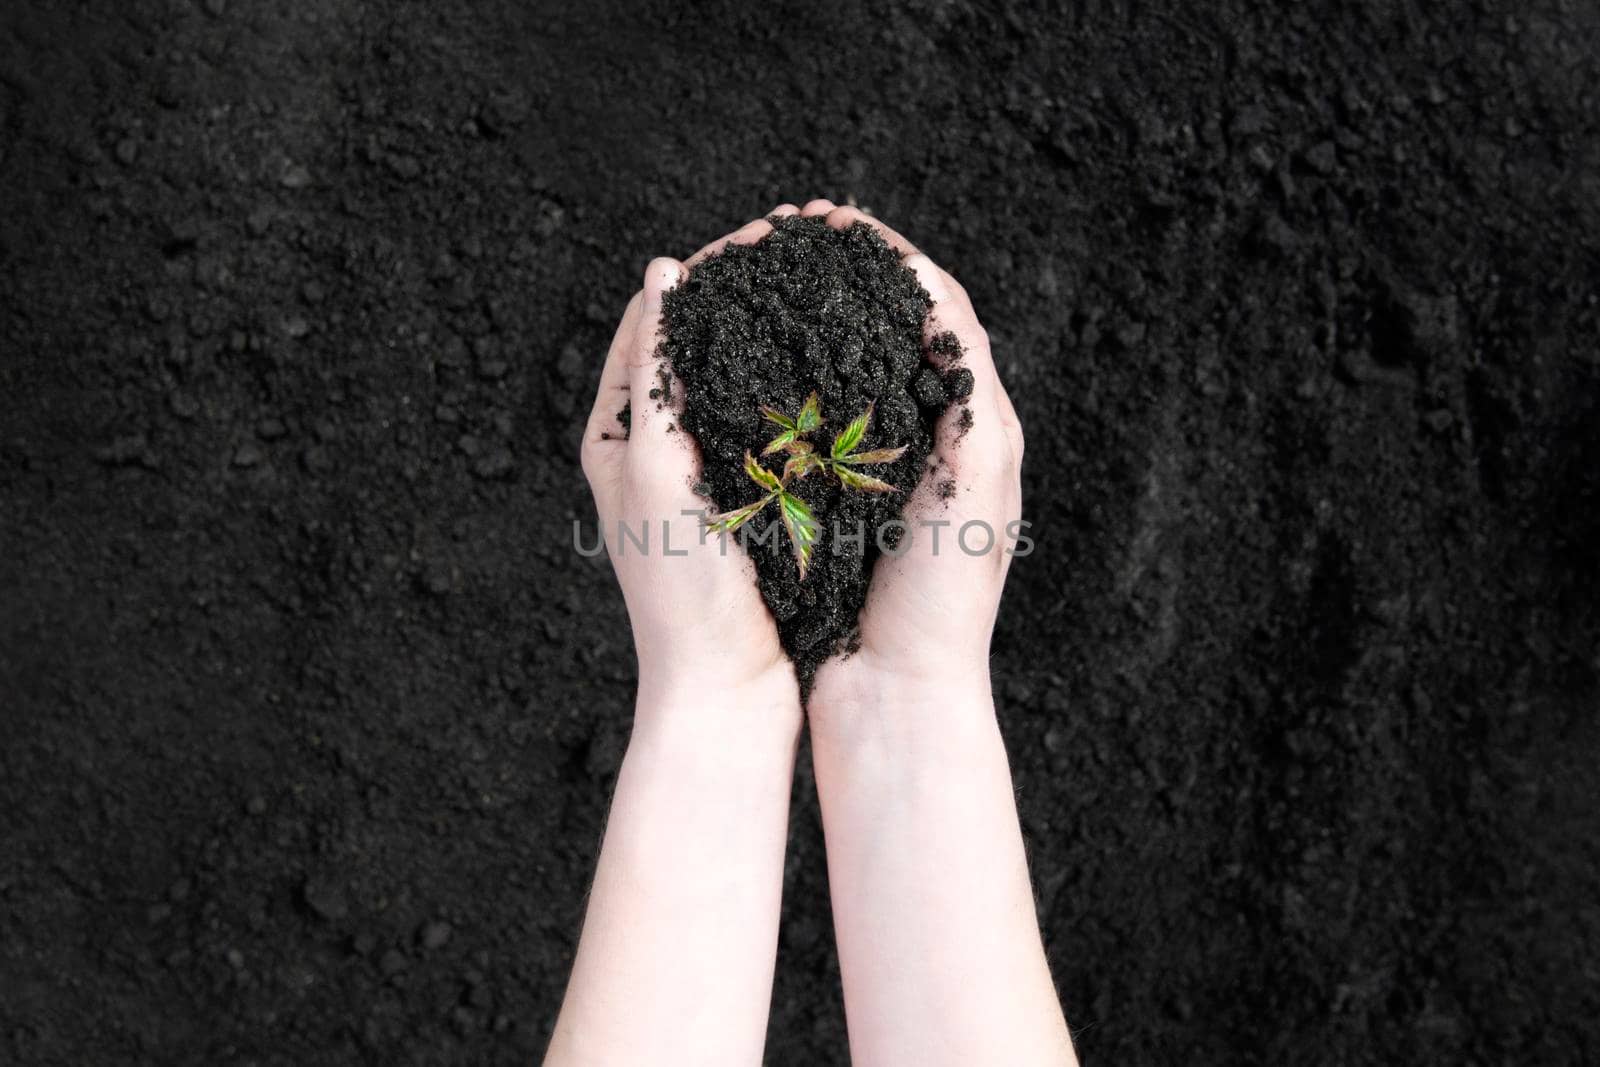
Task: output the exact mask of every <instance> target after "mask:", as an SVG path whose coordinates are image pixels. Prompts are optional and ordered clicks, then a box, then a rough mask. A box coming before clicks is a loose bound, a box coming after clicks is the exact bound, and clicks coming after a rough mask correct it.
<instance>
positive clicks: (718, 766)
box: [545, 683, 800, 1067]
mask: <svg viewBox="0 0 1600 1067" xmlns="http://www.w3.org/2000/svg"><path fill="white" fill-rule="evenodd" d="M790 688H791V690H792V683H791V686H790ZM697 697H698V699H697V700H696V701H695V702H694V703H692V704H691V705H690V706H685V707H670V708H668V707H660V706H652V707H644V706H641V707H640V708H639V710H638V713H637V715H636V719H635V726H634V732H633V737H632V739H631V741H630V742H629V746H628V752H627V755H626V756H625V757H624V760H623V764H622V769H621V772H620V773H619V775H618V778H617V788H616V793H615V796H614V797H613V799H612V805H611V814H610V817H609V819H608V822H607V826H606V833H605V841H604V844H603V846H602V848H601V852H600V861H599V867H598V870H597V872H596V875H595V882H594V889H593V892H592V895H591V897H590V900H589V909H588V915H587V917H586V919H585V922H584V929H583V936H582V938H581V940H580V943H579V947H578V954H577V958H576V960H575V961H574V963H573V972H572V980H571V983H570V985H569V986H568V989H567V996H566V999H565V1001H564V1003H563V1004H562V1009H561V1015H560V1018H559V1019H558V1020H557V1023H556V1029H555V1034H554V1036H553V1038H552V1040H551V1045H550V1051H549V1053H548V1054H547V1056H546V1059H545V1063H546V1064H547V1065H562V1067H565V1065H568V1064H583V1065H590V1064H629V1065H632V1064H639V1063H652V1064H663V1065H672V1064H695V1065H700V1064H759V1063H760V1062H761V1050H762V1042H763V1039H764V1038H765V1034H766V1019H767V1011H768V1006H769V1001H770V999H771V988H772V968H773V959H774V955H775V952H776V943H777V935H778V914H779V906H780V900H781V895H782V885H783V854H784V845H785V841H786V838H787V833H788V807H789V794H790V787H791V781H792V777H793V771H794V755H795V746H796V742H797V740H798V733H799V725H800V713H799V709H798V707H795V706H793V703H794V698H793V696H792V693H791V695H789V696H788V697H787V698H785V697H783V696H781V695H772V696H769V695H766V694H750V695H747V696H739V697H734V698H731V699H730V698H729V697H728V696H727V695H725V694H724V695H719V694H717V693H716V692H714V691H705V692H702V693H700V694H697Z"/></svg>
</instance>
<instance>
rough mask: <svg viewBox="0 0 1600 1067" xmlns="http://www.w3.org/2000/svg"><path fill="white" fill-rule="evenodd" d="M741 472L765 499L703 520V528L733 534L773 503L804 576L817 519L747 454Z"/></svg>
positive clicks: (776, 478)
mask: <svg viewBox="0 0 1600 1067" xmlns="http://www.w3.org/2000/svg"><path fill="white" fill-rule="evenodd" d="M744 472H745V474H747V475H749V477H750V480H751V481H752V482H755V483H756V484H757V485H759V486H760V487H761V488H762V489H765V490H766V491H767V492H766V495H765V496H763V497H762V498H761V499H760V500H757V501H756V502H755V503H754V504H746V505H745V506H744V507H742V508H735V509H734V510H733V511H724V512H723V513H722V514H720V515H712V516H711V517H709V518H707V519H706V520H705V524H706V528H707V529H709V530H711V531H712V532H713V533H724V534H726V533H732V532H733V531H735V530H737V529H738V528H739V527H741V526H743V525H744V524H745V523H747V522H749V521H750V520H751V519H753V518H755V517H756V516H757V515H759V514H761V511H762V509H763V508H765V507H766V506H767V505H768V504H770V503H772V502H773V501H774V500H776V501H777V502H778V511H779V513H780V514H781V515H782V517H783V528H784V530H786V531H787V532H788V534H789V545H790V547H791V548H792V549H793V550H794V561H795V564H796V566H798V567H799V568H800V577H801V578H804V577H805V576H806V568H807V567H809V566H810V565H811V551H812V549H813V548H814V547H816V543H817V519H816V516H815V515H813V514H812V513H811V508H809V507H808V506H807V505H806V502H805V501H804V500H801V499H800V498H799V497H797V496H795V495H794V494H793V493H791V492H789V490H788V489H787V488H785V486H786V484H787V483H786V482H785V481H784V480H783V479H781V478H779V477H778V476H777V475H776V474H773V473H772V472H771V471H769V470H767V469H766V468H765V467H763V466H762V465H761V464H759V463H757V462H756V458H755V457H754V456H752V455H751V454H750V453H748V452H746V453H745V454H744Z"/></svg>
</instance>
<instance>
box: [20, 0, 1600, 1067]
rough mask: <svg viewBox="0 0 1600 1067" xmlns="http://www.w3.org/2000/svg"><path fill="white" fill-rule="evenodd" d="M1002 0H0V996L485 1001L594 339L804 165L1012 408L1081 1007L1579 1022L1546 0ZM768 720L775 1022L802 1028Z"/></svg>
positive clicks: (311, 1032)
mask: <svg viewBox="0 0 1600 1067" xmlns="http://www.w3.org/2000/svg"><path fill="white" fill-rule="evenodd" d="M1045 6H1046V5H1023V4H1020V3H999V2H993V3H983V4H973V3H967V2H963V0H923V2H915V3H905V4H895V5H889V4H882V5H878V4H875V5H872V6H871V7H870V9H869V8H868V6H867V5H865V4H862V3H859V2H855V3H852V2H841V3H839V4H836V5H815V4H792V5H782V6H780V7H778V8H772V9H768V8H767V7H766V6H765V5H752V4H746V3H742V2H735V0H719V2H712V3H705V4H682V3H642V4H634V3H630V4H622V3H618V2H615V0H596V2H594V3H590V4H582V5H566V4H561V5H557V4H529V3H525V2H521V0H517V2H513V0H485V2H482V3H476V4H472V5H466V4H458V3H454V2H446V0H429V2H427V3H422V2H416V0H399V2H396V3H385V4H377V3H369V2H367V0H305V2H295V3H288V2H281V3H244V2H242V0H195V2H192V3H191V2H189V0H118V2H111V0H93V2H84V3H70V4H68V3H34V4H20V3H11V4H5V5H0V131H3V132H0V203H3V204H4V205H5V209H4V211H3V212H0V283H3V284H0V503H3V507H0V549H3V551H0V722H3V725H4V740H3V744H0V812H3V818H0V989H3V990H4V995H3V996H0V1061H3V1062H6V1063H17V1064H73V1065H98V1064H163V1065H165V1064H208V1065H209V1064H232V1063H261V1064H269V1063H270V1064H296V1065H308V1064H333V1063H338V1064H344V1063H353V1062H368V1063H382V1064H402V1063H418V1064H439V1063H475V1064H477V1063H497V1064H498V1063H505V1064H525V1063H527V1062H529V1061H530V1059H531V1058H532V1057H535V1056H537V1055H538V1054H539V1052H540V1050H541V1049H542V1046H543V1043H544V1040H545V1038H546V1035H547V1033H548V1031H549V1028H550V1025H551V1021H552V1019H553V1016H554V1011H555V1006H556V1002H557V998H558V996H559V993H560V990H561V987H562V984H563V982H564V980H565V976H566V970H567V966H568V963H569V959H570V955H571V952H572V946H573V941H574V938H575V936H576V933H577V930H578V923H579V918H580V915H581V911H582V907H583V902H584V894H585V891H586V887H587V881H588V878H589V876H590V872H591V868H592V864H593V861H594V855H595V849H596V845H597V842H598V839H599V835H600V827H601V821H602V817H603V814H604V811H605V806H606V802H607V798H608V796H609V793H610V790H611V786H612V783H613V781H614V777H615V774H616V770H617V764H618V760H619V758H620V755H621V752H622V748H623V745H624V743H625V739H626V735H627V729H628V719H629V713H630V690H631V686H632V681H633V678H632V673H633V665H632V655H631V651H630V647H629V641H628V633H627V622H626V618H625V614H624V611H623V606H622V601H621V598H620V596H619V595H618V592H617V590H616V588H615V585H614V583H613V581H612V578H611V575H610V573H609V569H608V566H607V564H606V562H605V560H604V559H595V560H590V559H584V558H581V557H580V556H578V555H577V554H576V553H574V551H573V550H572V547H571V545H572V523H573V521H574V520H575V519H582V520H584V521H585V522H586V523H592V522H593V512H592V506H591V504H590V501H589V498H588V495H587V492H586V488H585V485H584V482H583V478H582V475H581V474H580V472H579V470H578V464H577V447H578V443H579V439H580V434H581V430H582V425H583V421H584V419H585V417H586V415H587V412H588V409H589V405H590V401H591V398H592V396H593V390H594V387H595V384H596V380H597V376H598V372H599V367H600V362H601V359H602V356H603V353H604V350H605V346H606V344H607V341H608V340H609V337H610V334H611V331H612V329H613V328H614V326H615V322H616V320H617V318H618V316H620V314H621V312H622V309H623V307H624V305H625V303H626V301H627V299H628V297H629V295H630V294H631V293H632V292H633V291H634V289H635V288H636V287H637V285H638V284H639V280H640V277H641V274H642V270H643V267H644V265H645V263H646V262H648V260H649V258H650V257H651V256H652V255H656V254H673V255H678V256H683V255H687V254H688V253H690V252H691V251H693V250H694V249H695V248H696V247H698V246H699V245H700V244H701V243H703V242H704V241H705V240H707V239H709V238H712V237H715V236H717V235H720V234H723V233H726V232H728V231H729V230H731V229H732V228H734V227H735V226H737V225H739V224H741V223H743V222H745V221H747V220H749V219H751V218H754V217H756V216H758V215H761V214H763V213H765V212H766V211H768V210H770V209H771V208H772V207H773V206H774V205H776V204H778V203H780V202H782V201H784V200H803V199H804V198H806V197H808V196H813V195H826V196H830V197H832V198H834V199H836V200H839V201H844V200H845V199H847V198H851V197H853V198H855V199H856V201H857V202H859V203H861V204H863V205H865V206H867V207H870V208H872V209H874V210H875V211H877V212H878V213H879V214H881V215H882V216H883V217H885V218H886V219H888V220H890V221H891V222H892V223H893V224H894V225H895V226H896V227H897V228H899V229H901V230H902V231H903V232H905V233H907V234H908V235H909V236H910V237H911V238H912V239H913V240H915V241H916V242H917V243H918V244H919V245H920V246H921V247H922V248H923V249H924V250H925V251H927V252H928V253H929V254H930V255H932V256H933V258H934V259H936V260H937V261H939V262H940V263H941V264H942V265H944V266H945V267H947V268H948V269H949V270H951V271H952V273H954V274H955V275H956V276H957V277H958V278H959V279H961V280H962V281H963V282H964V283H965V285H966V286H967V288H968V289H969V290H970V292H971V293H972V296H973V299H974V301H975V303H976V306H977V308H978V310H979V312H980V314H981V315H982V317H983V318H984V321H985V324H986V325H987V327H988V329H989V330H990V332H991V334H992V338H993V342H994V348H995V356H996V360H997V363H998V365H999V368H1000V371H1001V373H1002V375H1003V376H1004V377H1005V380H1006V382H1007V385H1008V387H1009V389H1010V392H1011V395H1012V397H1013V399H1014V400H1015V403H1016V406H1017V408H1018V411H1019V414H1020V417H1021V420H1022V423H1023V426H1024V428H1025V430H1026V433H1027V437H1028V454H1027V461H1026V465H1025V470H1024V493H1025V497H1026V508H1027V517H1028V518H1029V519H1030V521H1031V522H1032V523H1033V526H1032V529H1031V530H1030V534H1031V536H1032V537H1033V538H1034V540H1035V542H1036V544H1037V548H1036V550H1035V551H1034V553H1033V554H1032V555H1031V556H1030V557H1028V558H1026V559H1020V560H1018V561H1017V563H1016V565H1015V566H1014V567H1013V569H1012V577H1011V584H1010V588H1009V590H1008V592H1007V599H1006V603H1005V605H1004V607H1003V609H1002V612H1001V618H1000V623H999V629H998V633H997V635H996V641H995V648H994V659H993V667H994V677H995V679H996V688H997V695H998V702H999V713H1000V717H1001V720H1002V725H1003V728H1004V732H1005V736H1006V739H1007V742H1008V745H1009V748H1010V752H1011V758H1012V765H1013V768H1014V771H1015V775H1016V784H1017V788H1018V793H1019V797H1020V803H1021V809H1022V818H1023V824H1024V828H1025V832H1026V834H1027V838H1028V844H1029V849H1030V853H1031V856H1032V862H1033V870H1034V874H1035V876H1036V880H1037V888H1038V905H1039V912H1040V915H1041V917H1042V920H1043V924H1044V930H1045V936H1046V940H1047V943H1048V946H1049V951H1050V956H1051V960H1052V963H1053V965H1054V968H1055V974H1056V976H1057V979H1058V981H1059V983H1060V987H1061V992H1062V995H1063V997H1064V999H1065V1002H1066V1005H1067V1010H1068V1017H1069V1019H1070V1020H1071V1022H1072V1024H1073V1026H1074V1027H1075V1029H1076V1031H1077V1037H1078V1041H1079V1043H1080V1045H1081V1047H1082V1049H1083V1051H1084V1052H1085V1054H1086V1056H1087V1058H1088V1060H1089V1062H1091V1063H1096V1062H1097V1063H1117V1064H1146V1063H1150V1064H1167V1063H1176V1062H1195V1063H1230V1064H1283V1063H1295V1064H1301V1063H1304V1064H1347V1063H1348V1064H1391V1063H1441V1062H1443V1063H1519V1064H1522V1063H1539V1064H1576V1063H1584V1062H1589V1063H1593V1062H1596V1061H1597V1060H1600V1022H1597V1020H1600V981H1597V977H1600V976H1597V974H1596V964H1595V962H1594V961H1595V960H1596V959H1597V958H1600V913H1597V911H1596V908H1595V901H1596V900H1597V899H1600V811H1597V801H1596V798H1595V786H1594V783H1595V767H1596V766H1597V765H1600V721H1597V714H1600V713H1597V709H1600V549H1597V542H1600V306H1597V294H1596V289H1597V279H1600V177H1597V176H1600V129H1597V121H1600V120H1597V115H1600V107H1597V100H1600V77H1597V60H1596V56H1597V55H1600V47H1597V45H1600V8H1597V7H1596V6H1595V5H1593V4H1592V3H1568V2H1558V0H1531V2H1530V0H1517V2H1515V3H1511V2H1499V0H1474V2H1469V3H1457V4H1448V5H1442V4H1441V5H1433V4H1420V3H1393V2H1389V0H1369V2H1361V0H1351V2H1345V3H1328V4H1314V5H1298V6H1297V7H1296V8H1295V9H1294V10H1293V11H1287V12H1282V13H1280V12H1278V10H1277V6H1276V5H1261V4H1255V3H1244V2H1243V0H1219V2H1217V3H1215V4H1204V5H1201V4H1194V3H1189V2H1184V0H1140V2H1137V3H1134V2H1131V0H1093V2H1090V0H1082V2H1075V3H1070V4H1065V5H1051V6H1052V7H1054V8H1055V11H1054V12H1053V13H1050V14H1045V13H1043V12H1042V11H1041V10H1040V9H1041V8H1043V7H1045ZM590 529H591V530H592V526H591V527H590ZM802 764H803V766H802V771H801V774H800V777H799V780H798V782H797V784H796V788H795V798H796V808H795V814H794V829H793V841H792V846H791V862H790V864H789V868H788V872H787V885H786V897H785V900H786V904H785V907H786V914H785V918H784V924H783V931H782V936H781V948H780V958H779V971H778V979H777V987H776V992H775V996H774V1004H773V1014H772V1023H771V1035H770V1038H771V1039H770V1043H769V1059H770V1062H772V1063H774V1064H813V1063H842V1062H844V1058H845V1044H844V1036H843V1016H842V1012H841V1007H840V993H839V989H838V971H837V966H836V963H835V959H834V954H833V950H832V947H831V943H830V942H831V931H830V922H829V913H828V905H827V896H826V891H825V878H826V875H825V871H824V867H823V856H822V846H821V834H820V830H819V826H818V819H817V810H816V801H815V793H814V790H813V788H812V786H811V784H810V780H809V771H808V770H807V769H806V768H805V766H804V759H802Z"/></svg>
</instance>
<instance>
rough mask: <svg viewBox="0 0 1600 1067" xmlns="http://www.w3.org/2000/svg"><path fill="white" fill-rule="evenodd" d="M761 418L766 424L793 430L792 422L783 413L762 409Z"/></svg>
mask: <svg viewBox="0 0 1600 1067" xmlns="http://www.w3.org/2000/svg"><path fill="white" fill-rule="evenodd" d="M761 416H762V417H763V418H764V419H766V420H767V421H768V422H775V423H777V424H778V425H779V426H782V427H783V428H784V429H785V430H792V429H794V420H793V419H791V418H790V417H789V416H787V415H785V414H784V413H783V412H781V411H779V410H778V409H777V408H762V409H761Z"/></svg>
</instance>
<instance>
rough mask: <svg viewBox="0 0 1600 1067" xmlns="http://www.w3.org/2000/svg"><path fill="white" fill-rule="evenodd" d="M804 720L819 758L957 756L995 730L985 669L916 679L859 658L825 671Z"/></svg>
mask: <svg viewBox="0 0 1600 1067" xmlns="http://www.w3.org/2000/svg"><path fill="white" fill-rule="evenodd" d="M807 719H808V722H809V724H810V732H811V740H812V746H813V748H814V749H815V750H816V751H817V752H818V753H819V754H822V753H830V752H831V753H845V752H856V751H867V750H870V751H873V752H876V753H877V754H879V755H881V756H883V757H885V758H894V757H896V756H897V755H913V754H924V755H929V756H935V757H937V756H938V755H939V754H940V753H942V752H946V751H951V752H959V751H960V749H961V748H962V747H963V746H965V745H967V744H970V743H973V742H974V741H977V740H980V739H982V738H986V737H988V736H990V735H992V734H993V733H994V732H995V729H996V724H995V714H994V695H993V693H992V692H991V690H990V686H989V671H988V667H987V664H984V665H981V666H972V667H968V668H965V669H961V670H951V671H946V672H940V673H939V674H938V675H932V674H920V675H915V676H908V675H906V674H903V673H900V672H897V671H894V670H889V669H884V668H882V667H880V666H878V665H875V664H873V663H871V662H870V661H867V660H865V659H862V660H860V661H854V660H853V659H847V660H844V661H842V662H836V663H833V664H829V665H825V666H824V669H823V671H822V672H820V673H819V675H818V679H817V685H816V688H815V689H814V690H813V692H812V694H811V699H810V702H809V704H808V706H807Z"/></svg>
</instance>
